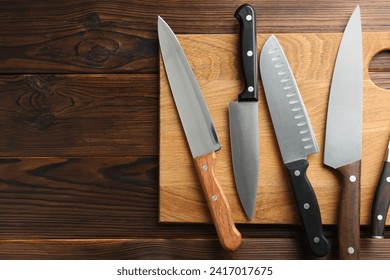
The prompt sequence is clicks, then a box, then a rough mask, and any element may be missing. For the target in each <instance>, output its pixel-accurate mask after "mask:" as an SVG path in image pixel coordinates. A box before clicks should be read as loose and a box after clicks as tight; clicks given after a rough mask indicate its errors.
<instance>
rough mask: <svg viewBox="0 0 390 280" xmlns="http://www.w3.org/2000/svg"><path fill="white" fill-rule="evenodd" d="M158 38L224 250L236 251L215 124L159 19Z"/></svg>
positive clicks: (236, 238)
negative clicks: (218, 169) (219, 176)
mask: <svg viewBox="0 0 390 280" xmlns="http://www.w3.org/2000/svg"><path fill="white" fill-rule="evenodd" d="M158 38H159V42H160V49H161V53H162V57H163V61H164V66H165V70H166V73H167V76H168V81H169V85H170V88H171V91H172V94H173V98H174V101H175V104H176V108H177V111H178V113H179V117H180V120H181V123H182V126H183V129H184V133H185V135H186V138H187V141H188V144H189V147H190V150H191V153H192V156H193V158H194V163H195V167H196V171H197V172H198V176H199V179H200V182H201V185H202V189H203V192H204V195H205V197H206V201H207V204H208V207H209V210H210V214H211V217H212V219H213V222H214V225H215V228H216V231H217V234H218V237H219V241H220V243H221V245H222V247H224V248H225V249H227V250H231V251H233V250H235V249H237V248H238V247H239V246H240V244H241V234H240V232H239V231H238V230H237V229H236V227H235V225H234V221H233V218H232V214H231V210H230V206H229V203H228V200H227V198H226V197H225V195H224V194H223V192H222V187H221V186H220V184H219V183H218V182H217V180H216V178H215V174H214V164H215V158H216V156H215V151H217V150H219V149H220V148H221V145H220V143H219V140H218V135H217V132H216V130H215V127H214V123H213V121H212V119H211V116H210V113H209V111H208V109H207V106H206V103H205V100H204V98H203V95H202V92H201V90H200V87H199V85H198V82H197V81H196V78H195V76H194V73H193V72H192V69H191V66H190V64H189V62H188V60H187V58H186V56H185V54H184V51H183V49H182V48H181V46H180V43H179V41H178V40H177V38H176V36H175V34H174V33H173V31H172V30H171V28H170V27H169V26H168V24H167V23H166V22H165V21H164V20H163V19H162V18H161V17H158Z"/></svg>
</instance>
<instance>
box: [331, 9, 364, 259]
mask: <svg viewBox="0 0 390 280" xmlns="http://www.w3.org/2000/svg"><path fill="white" fill-rule="evenodd" d="M362 114H363V47H362V27H361V20H360V8H359V6H357V7H356V9H355V11H354V12H353V14H352V16H351V17H350V19H349V21H348V24H347V26H346V28H345V31H344V35H343V37H342V39H341V43H340V46H339V50H338V54H337V59H336V64H335V67H334V71H333V77H332V85H331V88H330V95H329V104H328V115H327V121H326V136H325V152H324V163H325V164H326V165H328V166H330V167H332V168H334V169H336V170H338V171H339V173H340V174H341V176H342V181H343V186H342V190H341V197H340V206H339V218H338V219H339V220H338V235H339V257H340V258H341V259H359V253H360V246H359V239H360V174H361V158H362V122H363V117H362Z"/></svg>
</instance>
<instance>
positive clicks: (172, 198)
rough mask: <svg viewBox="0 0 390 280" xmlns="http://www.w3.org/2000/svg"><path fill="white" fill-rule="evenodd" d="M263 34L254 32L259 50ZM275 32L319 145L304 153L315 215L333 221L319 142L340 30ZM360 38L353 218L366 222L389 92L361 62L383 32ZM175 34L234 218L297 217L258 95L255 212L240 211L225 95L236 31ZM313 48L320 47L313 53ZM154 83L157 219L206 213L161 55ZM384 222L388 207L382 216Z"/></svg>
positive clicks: (232, 77) (270, 220) (334, 184)
mask: <svg viewBox="0 0 390 280" xmlns="http://www.w3.org/2000/svg"><path fill="white" fill-rule="evenodd" d="M268 36H269V35H267V34H261V35H258V49H259V50H260V49H261V47H262V44H263V43H264V42H265V40H266V39H267V38H268ZM277 37H278V39H279V41H280V43H281V45H282V46H283V47H284V50H285V52H286V55H287V57H288V58H289V62H290V65H291V68H292V70H293V72H294V75H295V78H296V80H297V84H298V86H299V88H300V92H301V95H302V98H303V100H304V102H305V106H306V109H307V112H308V115H309V116H310V119H311V123H312V126H313V130H314V132H315V135H316V138H317V141H318V144H319V147H320V151H321V152H320V153H317V154H315V155H311V156H310V157H309V162H310V166H309V168H308V177H309V178H310V181H311V183H312V185H313V188H314V190H315V192H316V195H317V199H318V202H319V205H320V209H321V212H322V221H323V223H324V224H335V223H336V217H337V210H338V201H339V190H340V185H341V183H340V181H339V180H338V177H337V176H336V174H335V173H334V172H332V170H330V169H328V168H326V167H325V166H324V165H323V150H324V148H323V147H324V136H325V123H326V113H327V104H328V95H329V86H330V80H331V77H332V73H333V66H332V65H333V64H334V60H335V57H336V54H337V50H338V46H339V42H340V38H341V34H340V33H323V34H311V33H296V34H277ZM363 38H364V39H363V40H364V42H363V44H364V46H365V48H364V51H365V53H364V57H365V62H364V63H365V64H364V69H365V70H364V92H365V93H367V94H365V96H364V105H365V107H364V117H363V119H364V125H363V127H364V131H363V159H362V172H363V173H362V199H361V202H362V204H361V224H363V225H366V224H368V223H369V217H370V208H371V202H372V197H373V193H374V188H375V186H376V182H377V180H378V176H379V174H380V169H381V168H382V163H383V158H384V154H385V151H386V147H387V141H388V132H389V131H388V129H389V127H390V118H389V110H388V108H389V106H390V99H389V97H390V95H389V94H388V92H387V91H385V90H382V89H380V88H378V87H375V86H374V84H373V83H372V81H371V80H370V77H369V73H368V65H369V63H370V60H371V58H372V57H374V55H375V54H376V53H378V52H379V51H381V50H383V49H387V48H388V45H389V43H390V33H380V32H373V33H364V34H363ZM179 40H180V41H181V44H182V46H183V48H184V51H185V52H186V54H187V57H188V59H189V61H190V63H191V65H192V66H193V69H194V72H195V76H196V77H197V80H198V82H199V84H200V87H201V88H202V91H203V95H204V97H205V100H206V103H207V105H208V108H209V110H210V114H211V116H212V117H213V120H214V123H215V126H216V130H217V132H218V136H219V139H220V142H221V146H222V149H221V150H220V151H218V152H217V161H216V167H215V173H216V177H217V179H218V180H219V182H220V183H221V185H222V187H223V190H224V192H225V195H226V196H227V197H228V200H229V202H230V206H231V209H232V212H233V218H234V220H235V222H236V223H260V224H298V223H299V219H298V215H297V211H296V206H295V202H294V200H293V195H292V193H291V190H290V186H289V183H288V182H289V181H288V178H287V176H286V173H285V170H284V167H283V164H282V161H281V158H280V152H279V149H278V147H277V141H276V139H275V135H274V130H273V128H272V124H271V120H270V116H269V114H268V108H267V105H266V101H265V99H264V98H260V99H259V132H260V144H259V150H260V173H259V174H260V178H259V188H258V194H257V207H256V212H255V215H254V218H253V219H252V220H251V221H248V220H247V219H246V217H245V215H244V213H243V211H242V208H241V205H240V202H239V200H238V196H237V192H236V189H235V184H234V180H233V172H232V163H231V156H230V142H229V128H228V115H227V109H226V106H227V104H228V103H229V102H231V101H235V100H236V98H237V93H238V92H240V89H241V86H242V85H241V81H240V77H239V74H238V73H237V71H236V69H238V66H239V64H238V61H237V56H236V49H235V47H234V46H235V45H236V44H235V43H236V42H237V41H238V36H235V35H229V34H226V35H223V34H216V35H181V36H179ZM206 41H207V44H206V43H205V42H206ZM308 50H309V51H308ZM310 50H311V51H310ZM323 50H326V52H324V51H323ZM319 52H320V53H322V54H323V55H321V56H318V53H319ZM199 53H201V54H202V55H199ZM324 66H326V67H324ZM160 91H161V99H160V220H161V221H165V222H167V221H169V222H205V221H211V219H210V216H209V213H208V209H207V206H206V203H205V201H204V199H200V198H201V197H202V195H203V194H202V192H201V187H200V184H199V180H198V179H197V176H196V172H195V170H194V168H193V162H192V158H191V155H190V152H189V148H188V144H187V141H186V139H185V135H184V132H183V129H182V127H181V123H180V120H179V118H178V114H177V111H176V108H175V105H174V102H173V98H172V94H171V92H170V88H169V85H168V82H167V80H166V76H165V70H164V68H163V64H162V62H161V80H160ZM262 91H263V89H262V87H261V86H260V88H259V96H262V95H263V94H264V93H263V92H262ZM368 93H369V94H368ZM184 205H185V207H184ZM182 209H186V210H185V211H183V210H182ZM389 223H390V213H389V215H388V217H387V224H389Z"/></svg>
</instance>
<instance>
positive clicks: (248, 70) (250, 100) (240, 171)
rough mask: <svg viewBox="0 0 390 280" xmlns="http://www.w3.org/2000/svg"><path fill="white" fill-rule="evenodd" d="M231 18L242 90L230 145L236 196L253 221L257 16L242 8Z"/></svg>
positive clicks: (233, 106)
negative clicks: (234, 25) (234, 21)
mask: <svg viewBox="0 0 390 280" xmlns="http://www.w3.org/2000/svg"><path fill="white" fill-rule="evenodd" d="M234 16H235V17H236V18H237V19H238V21H239V22H240V43H241V62H242V69H243V77H244V89H243V90H242V92H241V93H240V94H239V95H238V100H237V102H230V103H229V121H230V142H231V151H232V161H233V171H234V180H235V183H236V188H237V192H238V195H239V198H240V201H241V205H242V207H243V208H244V211H245V213H246V215H247V217H248V218H249V219H252V217H253V213H254V210H255V206H256V194H257V183H258V177H259V171H258V170H259V140H258V138H259V132H258V103H257V91H258V90H257V51H256V50H257V44H256V14H255V10H254V9H253V7H252V6H250V5H248V4H244V5H242V6H240V7H239V8H238V9H237V11H236V13H235V14H234Z"/></svg>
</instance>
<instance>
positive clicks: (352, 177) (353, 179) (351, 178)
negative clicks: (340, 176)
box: [349, 175, 356, 183]
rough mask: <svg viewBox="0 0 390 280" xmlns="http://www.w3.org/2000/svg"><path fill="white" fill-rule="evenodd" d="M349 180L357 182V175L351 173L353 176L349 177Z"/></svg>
mask: <svg viewBox="0 0 390 280" xmlns="http://www.w3.org/2000/svg"><path fill="white" fill-rule="evenodd" d="M349 181H351V182H352V183H355V182H356V176H354V175H351V176H350V177H349Z"/></svg>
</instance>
